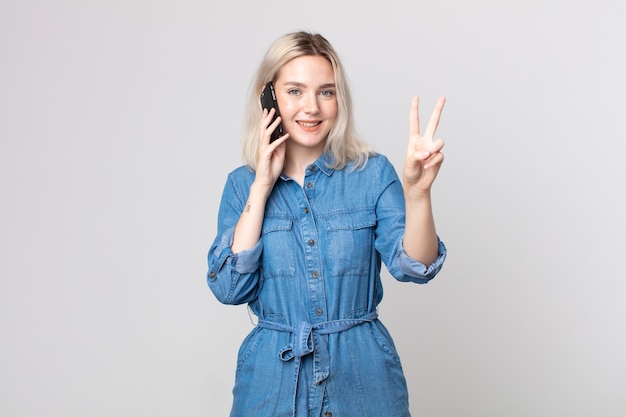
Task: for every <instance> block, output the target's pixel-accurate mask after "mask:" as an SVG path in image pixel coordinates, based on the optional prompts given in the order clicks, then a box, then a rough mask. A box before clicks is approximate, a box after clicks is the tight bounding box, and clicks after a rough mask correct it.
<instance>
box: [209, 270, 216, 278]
mask: <svg viewBox="0 0 626 417" xmlns="http://www.w3.org/2000/svg"><path fill="white" fill-rule="evenodd" d="M215 275H217V274H216V273H215V271H211V272H210V273H209V276H210V277H211V278H215Z"/></svg>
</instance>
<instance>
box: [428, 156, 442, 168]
mask: <svg viewBox="0 0 626 417" xmlns="http://www.w3.org/2000/svg"><path fill="white" fill-rule="evenodd" d="M442 163H443V154H442V153H441V152H437V153H435V154H433V155H432V156H431V157H430V158H428V159H427V160H426V162H425V163H424V169H432V168H435V167H439V166H441V164H442Z"/></svg>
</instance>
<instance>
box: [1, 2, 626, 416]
mask: <svg viewBox="0 0 626 417" xmlns="http://www.w3.org/2000/svg"><path fill="white" fill-rule="evenodd" d="M625 28H626V6H625V3H624V2H618V1H606V0H596V1H576V0H569V1H565V0H563V1H560V0H543V1H537V0H511V1H495V0H493V1H490V0H440V1H413V2H410V1H406V0H403V1H391V0H386V1H363V0H362V1H340V0H335V1H325V0H320V1H316V2H311V1H308V2H300V1H293V0H292V1H273V0H264V1H252V0H251V1H247V2H244V1H237V0H228V1H218V0H205V1H190V0H177V1H173V0H172V1H164V0H150V1H148V0H125V1H121V0H106V1H105V0H93V1H79V0H75V1H71V0H56V1H44V0H40V1H36V0H21V1H18V0H2V1H0V60H1V61H0V140H1V142H0V170H1V171H0V172H1V174H0V175H1V178H0V187H1V188H0V192H1V194H0V227H1V229H0V239H1V242H0V243H1V246H0V256H1V261H0V415H2V416H3V417H4V416H7V417H35V416H46V417H74V416H75V417H84V416H90V417H91V416H93V417H98V416H107V417H109V416H151V417H165V416H185V417H196V416H197V417H199V416H210V417H221V416H227V415H228V410H229V407H230V403H231V400H232V397H231V389H232V384H233V381H234V369H235V362H236V354H237V349H238V347H239V345H240V343H241V341H242V339H243V338H244V336H245V335H246V334H247V333H248V332H249V331H250V330H251V329H252V328H253V325H252V324H251V322H250V318H249V317H248V312H247V309H246V307H245V306H235V307H233V306H224V305H221V304H219V303H218V302H217V301H216V299H215V298H214V297H213V295H212V294H211V293H210V291H209V289H208V286H207V284H206V253H207V250H208V248H209V246H210V244H211V242H212V240H213V238H214V234H215V230H216V221H217V218H216V213H217V209H218V204H219V198H220V194H221V191H222V187H223V184H224V181H225V178H226V174H227V173H228V171H230V170H231V169H234V168H235V167H236V166H238V165H240V164H241V156H240V149H241V142H240V137H241V131H242V120H243V109H244V103H245V100H246V96H247V91H248V87H249V83H250V80H251V77H252V75H253V73H254V71H255V70H256V66H257V64H258V63H259V61H260V59H261V57H262V55H263V54H264V52H265V50H266V48H267V46H268V45H269V44H270V42H271V41H273V40H274V39H275V38H276V37H277V36H279V35H282V34H283V33H286V32H290V31H293V30H299V29H305V30H310V31H314V32H320V33H322V34H323V35H324V36H326V37H327V38H328V39H329V40H330V41H331V43H333V44H334V46H335V47H336V49H337V50H338V52H339V54H340V56H341V58H342V59H343V63H344V65H345V67H346V70H347V73H348V77H349V81H350V84H351V86H352V90H353V95H354V102H355V116H356V122H357V126H358V129H359V132H360V133H361V135H362V136H363V138H364V139H365V140H367V141H368V142H370V143H371V144H372V145H373V146H374V147H375V148H376V149H377V150H378V151H380V152H382V153H384V154H386V155H387V156H388V157H389V158H390V159H391V161H392V162H393V163H394V165H396V168H397V169H400V168H401V164H402V158H403V153H404V150H405V146H406V141H407V137H408V136H407V135H408V122H407V117H408V111H409V104H410V100H411V97H412V96H413V95H419V96H420V98H421V104H422V107H421V115H422V120H424V121H425V120H427V119H428V116H429V115H430V112H431V110H432V108H433V106H434V103H435V101H436V99H437V97H439V96H440V95H445V96H446V97H447V99H448V102H447V104H446V108H445V110H444V114H443V117H442V120H441V124H440V128H439V131H438V133H439V135H438V136H440V137H442V138H444V139H445V140H446V147H445V148H444V153H445V156H446V160H445V162H444V166H443V168H442V170H441V173H440V176H439V178H438V179H437V182H436V184H435V187H434V190H433V195H434V202H435V211H436V221H437V226H438V232H439V234H440V235H441V237H442V239H443V240H444V242H445V243H446V244H447V246H448V249H449V256H448V260H447V263H446V265H445V266H444V268H443V270H442V272H441V273H440V275H439V276H438V277H437V278H436V279H435V280H434V281H432V282H431V283H429V284H427V285H422V286H419V285H412V284H403V283H399V282H396V281H395V280H393V279H392V278H391V277H390V276H389V275H388V274H387V272H386V271H385V276H384V284H385V291H386V292H385V298H384V300H383V302H382V304H381V306H380V315H381V318H382V320H383V322H384V323H385V324H386V325H387V326H388V327H389V329H390V331H391V333H392V335H393V336H394V339H395V341H396V344H397V348H398V350H399V352H400V355H401V357H402V360H403V365H404V368H405V372H406V375H407V380H408V384H409V390H410V395H411V407H412V413H413V414H414V415H415V416H423V417H491V416H494V417H495V416H508V417H515V416H520V417H553V416H569V417H576V416H589V415H594V416H602V417H610V416H624V415H626V320H625V319H626V283H625V280H626V267H625V263H624V251H625V250H626V222H625V214H626V195H625V194H626V193H625V186H624V180H625V179H626V169H625V157H626V145H624V142H625V140H626V135H625V129H624V115H623V114H624V112H625V110H626V106H625V102H624V97H625V93H626V88H625V87H626V83H625V80H624V74H625V73H626V58H625V54H624V40H625V39H626V29H625ZM355 186H358V185H355ZM350 417H353V416H350ZM354 417H358V416H354Z"/></svg>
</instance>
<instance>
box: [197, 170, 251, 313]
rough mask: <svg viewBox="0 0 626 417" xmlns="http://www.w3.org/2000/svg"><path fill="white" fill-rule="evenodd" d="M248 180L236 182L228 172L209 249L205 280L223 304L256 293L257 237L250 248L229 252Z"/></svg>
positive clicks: (247, 298) (246, 300) (235, 302)
mask: <svg viewBox="0 0 626 417" xmlns="http://www.w3.org/2000/svg"><path fill="white" fill-rule="evenodd" d="M247 186H248V184H238V183H237V181H235V180H234V178H233V175H232V174H231V175H230V176H229V178H228V181H227V183H226V185H225V187H224V192H223V194H222V202H221V204H220V210H219V215H218V218H219V221H218V233H217V236H216V238H215V241H214V242H213V245H212V246H211V248H210V249H209V253H208V257H207V258H208V259H207V262H208V271H207V282H208V284H209V288H210V289H211V291H212V292H213V294H214V295H215V297H216V298H217V299H218V300H219V301H220V302H221V303H224V304H243V303H247V302H250V301H253V300H254V299H255V298H256V297H257V295H258V287H259V285H258V283H259V275H260V272H259V269H260V262H261V261H260V259H261V254H262V252H263V243H262V241H261V239H259V241H258V242H257V244H256V245H255V246H253V247H252V248H250V249H248V250H245V251H242V252H238V253H236V254H235V253H233V251H232V249H231V246H232V244H233V238H234V235H235V224H236V223H237V220H238V218H239V216H240V215H241V210H242V207H243V202H244V201H245V198H246V196H245V195H244V190H246V189H247Z"/></svg>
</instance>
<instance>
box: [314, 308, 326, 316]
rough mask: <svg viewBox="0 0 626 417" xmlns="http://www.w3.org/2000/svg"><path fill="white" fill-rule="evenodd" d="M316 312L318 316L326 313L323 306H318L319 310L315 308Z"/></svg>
mask: <svg viewBox="0 0 626 417" xmlns="http://www.w3.org/2000/svg"><path fill="white" fill-rule="evenodd" d="M315 314H317V315H318V316H321V315H322V314H324V310H322V309H321V308H318V309H317V310H315Z"/></svg>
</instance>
